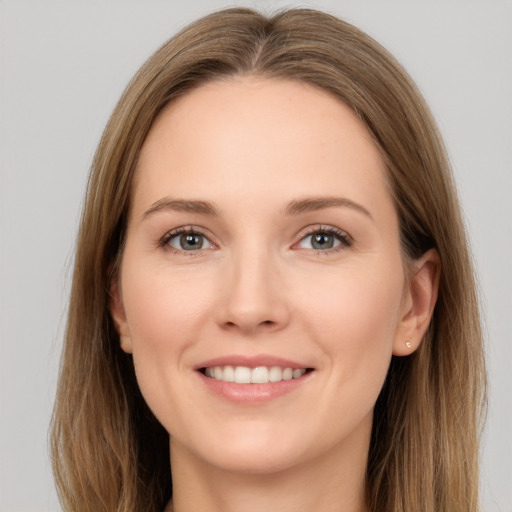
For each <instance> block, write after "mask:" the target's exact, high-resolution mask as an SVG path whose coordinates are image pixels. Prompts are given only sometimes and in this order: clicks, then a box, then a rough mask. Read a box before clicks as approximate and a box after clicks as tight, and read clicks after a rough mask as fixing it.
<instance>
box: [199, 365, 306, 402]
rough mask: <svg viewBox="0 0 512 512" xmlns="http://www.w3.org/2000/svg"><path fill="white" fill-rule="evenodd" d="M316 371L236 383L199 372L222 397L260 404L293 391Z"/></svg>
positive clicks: (206, 383) (233, 400)
mask: <svg viewBox="0 0 512 512" xmlns="http://www.w3.org/2000/svg"><path fill="white" fill-rule="evenodd" d="M313 373H314V372H312V371H310V372H307V373H305V374H304V375H302V376H301V377H299V378H298V379H290V380H281V381H279V382H268V383H266V384H236V383H235V382H224V381H223V380H217V379H213V378H211V377H207V376H206V375H204V374H203V373H201V372H197V374H198V375H199V377H200V378H201V379H202V381H203V383H204V384H205V385H206V386H207V388H208V389H209V390H210V391H212V392H213V393H215V394H216V395H219V396H221V397H222V398H224V399H226V400H228V401H230V402H234V403H237V404H241V405H242V404H247V405H251V404H259V403H264V402H268V401H270V400H273V399H275V398H278V397H280V396H283V395H285V394H287V393H291V392H292V391H295V390H296V389H298V388H300V387H301V386H303V385H304V384H306V383H307V382H308V381H309V380H310V378H311V375H312V374H313Z"/></svg>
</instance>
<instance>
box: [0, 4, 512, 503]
mask: <svg viewBox="0 0 512 512" xmlns="http://www.w3.org/2000/svg"><path fill="white" fill-rule="evenodd" d="M242 4H243V5H252V6H259V7H263V8H266V9H273V8H275V7H282V6H291V5H297V4H295V3H293V2H282V1H275V2H271V1H262V2H234V3H232V4H229V3H227V2H225V1H217V0H211V1H207V0H203V1H193V0H192V1H187V2H172V1H170V0H168V1H163V0H161V1H159V0H87V1H86V0H82V1H80V0H67V1H61V2H58V1H55V0H45V1H40V0H34V1H29V0H0V16H1V25H0V28H1V41H0V42H1V61H0V72H1V78H0V80H1V81H0V109H1V110H0V137H1V139H0V140H1V148H0V151H1V153H0V158H1V160H0V162H1V174H0V264H1V267H0V269H1V270H0V315H1V316H0V340H1V349H0V350H1V352H0V365H1V366H0V379H1V380H0V392H1V395H0V398H1V402H0V403H1V419H0V434H1V438H0V465H1V467H0V482H1V488H0V493H1V494H0V510H1V511H3V512H18V511H20V512H21V511H22V512H30V511H38V512H39V511H50V510H52V511H53V510H59V506H58V502H57V499H56V495H55V491H54V487H53V482H52V476H51V471H50V467H49V461H48V454H47V425H48V421H49V418H50V413H51V407H52V400H53V395H54V391H55V385H56V377H57V369H58V360H59V352H60V348H61V338H62V331H63V327H64V323H65V310H66V304H67V294H68V289H69V282H70V270H69V269H70V266H71V263H72V259H73V242H74V237H75V231H76V228H77V223H78V217H79V211H80V206H81V201H82V195H83V192H84V184H85V179H86V174H87V171H88V167H89V165H90V163H91V159H92V155H93V152H94V149H95V146H96V144H97V142H98V139H99V137H100V134H101V132H102V129H103V127H104V125H105V123H106V121H107V118H108V116H109V114H110V112H111V110H112V108H113V107H114V104H115V102H116V100H117V99H118V97H119V95H120V93H121V91H122V90H123V88H124V86H125V85H126V83H127V81H128V80H129V78H130V77H131V75H132V74H133V73H134V72H135V70H136V69H137V68H138V67H139V65H140V64H142V62H143V61H144V60H145V59H146V58H147V57H148V56H149V55H150V54H151V53H152V51H153V50H155V49H156V48H157V47H158V46H159V45H160V44H161V43H162V42H163V41H164V40H166V39H168V38H169V37H170V36H171V35H172V34H173V33H174V32H176V31H177V30H178V29H179V28H181V27H183V26H184V25H185V24H186V23H188V22H190V21H192V20H193V19H195V18H196V17H198V16H200V15H202V14H204V13H206V12H208V11H211V10H213V9H217V8H221V7H226V6H228V5H242ZM300 5H302V6H312V7H317V8H321V9H325V10H328V11H331V12H333V13H335V14H337V15H339V16H341V17H343V18H345V19H346V20H347V21H350V22H352V23H354V24H356V25H357V26H359V27H360V28H362V29H364V30H366V31H367V32H369V33H370V34H371V35H372V36H374V37H375V38H376V39H377V40H378V41H380V42H381V43H383V44H384V46H386V47H387V48H388V49H390V50H391V52H392V53H394V54H395V55H396V56H397V57H398V59H399V60H400V61H401V62H402V63H403V64H404V65H405V67H406V68H407V69H408V70H409V72H410V73H411V75H412V76H413V78H414V79H415V80H416V81H417V82H418V84H419V86H420V88H421V90H422V91H423V92H424V94H425V96H426V98H427V100H428V102H429V103H430V105H431V107H432V109H433V111H434V114H435V116H436V118H437V120H438V122H439V125H440V128H441V131H442V133H443V134H444V136H445V139H446V142H447V145H448V148H449V152H450V156H451V159H452V162H453V166H454V170H455V174H456V177H457V181H458V184H459V189H460V194H461V198H462V202H463V206H464V210H465V213H466V218H467V225H468V228H469V232H470V236H471V239H472V242H473V250H474V256H475V260H476V263H477V267H478V275H479V279H480V283H481V294H482V302H483V307H484V310H485V313H486V331H487V336H486V337H487V347H488V348H487V350H488V355H489V372H490V384H491V388H490V404H489V406H490V407H489V418H488V422H487V428H486V435H485V441H484V444H483V450H482V458H483V476H482V490H483V502H484V510H486V511H487V512H511V511H512V398H511V397H512V377H511V371H510V369H511V367H512V328H511V327H512V326H511V320H510V318H511V316H512V291H511V290H512V263H511V256H512V206H511V204H512V202H511V200H510V196H511V192H512V172H511V171H512V149H511V148H512V99H511V97H512V2H511V1H499V0H480V1H472V0H459V1H456V0H444V1H443V0H430V1H414V0H409V1H393V0H380V1H379V0H375V1H371V0H359V1H357V0H338V1H336V0H330V1H329V0H317V1H309V2H302V3H301V4H300ZM454 512H458V511H454ZM461 512H462V511H461Z"/></svg>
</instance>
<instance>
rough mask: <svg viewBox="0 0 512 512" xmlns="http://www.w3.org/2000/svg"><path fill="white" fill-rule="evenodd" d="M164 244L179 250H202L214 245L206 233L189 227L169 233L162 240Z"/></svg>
mask: <svg viewBox="0 0 512 512" xmlns="http://www.w3.org/2000/svg"><path fill="white" fill-rule="evenodd" d="M162 245H167V246H170V247H172V248H173V249H176V250H177V251H183V252H192V251H200V250H202V249H212V248H213V247H214V245H213V244H212V243H211V242H210V240H208V238H206V236H205V235H203V234H202V233H198V232H196V231H193V230H188V229H187V230H178V231H174V232H172V233H169V234H168V235H167V236H166V237H164V239H163V240H162Z"/></svg>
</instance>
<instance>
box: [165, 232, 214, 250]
mask: <svg viewBox="0 0 512 512" xmlns="http://www.w3.org/2000/svg"><path fill="white" fill-rule="evenodd" d="M182 235H199V236H202V237H204V238H205V239H206V240H208V242H209V243H210V244H212V245H215V244H214V243H213V242H211V241H210V239H209V238H208V236H206V234H205V233H203V232H202V230H201V229H200V228H197V227H195V226H186V227H181V228H176V229H173V230H172V231H169V232H167V233H166V234H165V235H164V236H163V237H162V238H161V239H160V240H159V241H158V244H157V245H158V247H161V248H166V249H168V250H170V251H171V252H173V253H175V254H183V253H186V254H187V255H188V256H195V255H198V254H200V252H201V251H202V250H203V249H199V250H196V251H194V250H191V251H185V250H180V249H176V248H175V247H172V246H171V245H170V244H169V242H170V241H171V240H172V239H174V238H176V237H179V236H182Z"/></svg>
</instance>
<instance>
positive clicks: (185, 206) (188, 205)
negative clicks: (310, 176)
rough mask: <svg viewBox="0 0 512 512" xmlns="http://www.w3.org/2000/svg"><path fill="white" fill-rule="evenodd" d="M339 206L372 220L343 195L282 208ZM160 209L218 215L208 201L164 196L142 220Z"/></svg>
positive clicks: (301, 210) (291, 210)
mask: <svg viewBox="0 0 512 512" xmlns="http://www.w3.org/2000/svg"><path fill="white" fill-rule="evenodd" d="M339 207H344V208H352V209H354V210H356V211H358V212H360V213H363V214H364V215H366V216H367V217H369V218H370V219H372V220H373V216H372V214H371V213H370V212H369V210H367V209H366V208H365V207H364V206H362V205H360V204H359V203H356V202H354V201H351V200H350V199H347V198H344V197H309V198H305V199H294V200H293V201H290V202H289V203H288V205H287V206H286V208H285V209H284V214H285V215H299V214H301V213H307V212H314V211H317V210H323V209H326V208H339ZM162 211H177V212H188V213H196V214H199V215H210V216H214V217H217V216H218V215H219V214H218V211H217V208H215V206H214V205H213V204H212V203H210V202H208V201H199V200H193V199H169V198H166V197H164V198H163V199H159V200H158V201H156V202H155V203H153V204H152V205H151V207H150V208H149V209H148V210H146V211H145V212H144V213H143V214H142V220H145V219H147V218H148V217H150V216H151V215H153V214H155V213H157V212H162Z"/></svg>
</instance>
